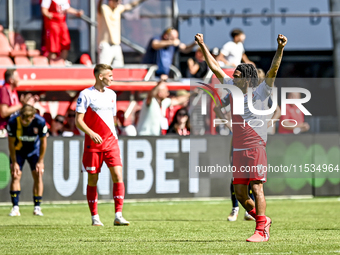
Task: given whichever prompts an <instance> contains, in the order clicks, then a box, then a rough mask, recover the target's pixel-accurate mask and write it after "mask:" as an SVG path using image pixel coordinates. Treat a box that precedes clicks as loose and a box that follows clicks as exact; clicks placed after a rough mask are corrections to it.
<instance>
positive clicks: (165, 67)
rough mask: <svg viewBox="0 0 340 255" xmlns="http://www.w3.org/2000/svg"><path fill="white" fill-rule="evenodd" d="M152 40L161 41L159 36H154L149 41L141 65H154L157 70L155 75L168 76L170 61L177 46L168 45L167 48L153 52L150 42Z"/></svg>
mask: <svg viewBox="0 0 340 255" xmlns="http://www.w3.org/2000/svg"><path fill="white" fill-rule="evenodd" d="M154 40H158V41H161V40H162V37H161V36H156V37H154V38H152V39H151V40H150V41H149V44H148V47H147V49H146V53H145V55H144V57H143V60H142V63H143V64H156V65H157V66H158V69H157V71H156V75H161V74H167V75H169V72H170V66H171V64H172V59H173V58H174V55H175V53H176V51H177V50H178V49H179V48H178V46H177V47H176V46H173V45H169V46H168V47H165V48H161V49H159V50H155V49H153V48H152V42H153V41H154Z"/></svg>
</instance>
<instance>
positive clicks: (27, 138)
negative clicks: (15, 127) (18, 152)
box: [18, 135, 37, 142]
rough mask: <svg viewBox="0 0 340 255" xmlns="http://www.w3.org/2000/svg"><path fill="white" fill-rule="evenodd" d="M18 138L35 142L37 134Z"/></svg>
mask: <svg viewBox="0 0 340 255" xmlns="http://www.w3.org/2000/svg"><path fill="white" fill-rule="evenodd" d="M18 139H19V140H20V141H23V142H34V141H35V139H37V137H36V136H26V135H25V136H19V137H18Z"/></svg>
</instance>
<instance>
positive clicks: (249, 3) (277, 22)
mask: <svg viewBox="0 0 340 255" xmlns="http://www.w3.org/2000/svg"><path fill="white" fill-rule="evenodd" d="M177 2H178V5H179V13H180V14H230V15H232V14H266V13H274V14H294V13H305V14H308V13H311V14H313V13H328V12H329V4H328V0H299V1H295V0H285V1H282V0H258V1H253V0H237V1H236V0H180V1H177ZM330 21H331V20H330V18H327V17H308V18H286V17H280V18H270V17H262V18H245V17H243V18H236V17H225V18H221V19H219V20H217V19H215V18H190V19H187V20H181V21H180V22H179V33H180V39H181V40H182V41H184V42H190V41H192V40H193V38H194V34H196V33H203V34H204V35H205V39H206V43H207V45H208V46H209V47H210V48H213V47H219V48H221V47H222V46H223V44H224V43H226V42H227V41H230V40H231V39H232V38H231V37H230V31H231V30H232V29H234V28H240V29H242V30H243V31H244V32H245V34H246V36H247V38H246V40H245V43H244V46H245V49H246V51H272V50H275V49H276V45H277V44H276V38H277V35H278V34H284V35H285V36H287V38H288V40H289V43H288V44H287V47H286V48H285V49H286V50H304V51H305V50H318V51H320V50H332V49H333V42H332V33H331V22H330Z"/></svg>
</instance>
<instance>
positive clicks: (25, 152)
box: [7, 104, 47, 216]
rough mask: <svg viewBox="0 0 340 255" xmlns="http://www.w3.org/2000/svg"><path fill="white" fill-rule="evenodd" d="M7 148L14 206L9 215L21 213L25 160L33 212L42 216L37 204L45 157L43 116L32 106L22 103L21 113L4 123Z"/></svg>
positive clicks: (44, 123)
mask: <svg viewBox="0 0 340 255" xmlns="http://www.w3.org/2000/svg"><path fill="white" fill-rule="evenodd" d="M7 132H8V147H9V155H10V160H11V176H12V181H11V187H10V194H11V198H12V204H13V208H12V210H11V212H10V214H9V216H20V211H19V195H20V191H21V186H20V180H21V175H22V168H23V166H24V163H25V161H26V160H27V161H28V163H29V165H30V168H31V172H32V177H33V201H34V211H33V214H34V215H37V216H43V213H42V212H41V208H40V203H41V200H42V195H43V189H44V184H43V179H42V176H43V174H44V156H45V152H46V147H47V139H46V134H47V126H46V122H45V119H44V118H43V117H41V116H40V115H38V114H36V110H35V108H34V107H33V106H31V105H28V104H26V105H24V106H23V107H22V108H21V110H20V113H19V114H17V115H14V116H13V117H11V118H10V119H9V121H8V124H7Z"/></svg>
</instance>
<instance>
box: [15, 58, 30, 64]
mask: <svg viewBox="0 0 340 255" xmlns="http://www.w3.org/2000/svg"><path fill="white" fill-rule="evenodd" d="M14 63H15V64H16V65H17V66H31V65H32V63H31V61H29V59H28V58H27V57H21V56H18V57H14Z"/></svg>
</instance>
